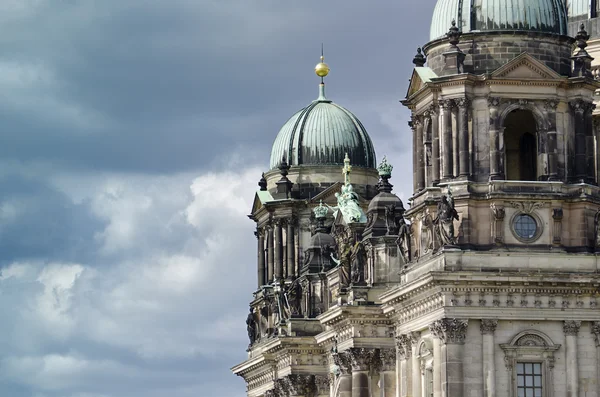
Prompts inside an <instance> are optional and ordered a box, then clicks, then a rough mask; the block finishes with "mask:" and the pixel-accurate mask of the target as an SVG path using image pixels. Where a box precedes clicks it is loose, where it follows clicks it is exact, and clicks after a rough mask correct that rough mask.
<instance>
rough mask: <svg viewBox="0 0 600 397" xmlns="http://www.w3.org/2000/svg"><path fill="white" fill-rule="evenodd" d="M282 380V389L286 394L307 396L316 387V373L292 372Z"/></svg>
mask: <svg viewBox="0 0 600 397" xmlns="http://www.w3.org/2000/svg"><path fill="white" fill-rule="evenodd" d="M281 380H282V387H281V389H282V391H283V393H284V395H286V396H305V395H309V394H312V392H313V391H314V390H315V389H316V384H315V376H314V375H304V374H291V375H288V376H286V377H285V378H283V379H281Z"/></svg>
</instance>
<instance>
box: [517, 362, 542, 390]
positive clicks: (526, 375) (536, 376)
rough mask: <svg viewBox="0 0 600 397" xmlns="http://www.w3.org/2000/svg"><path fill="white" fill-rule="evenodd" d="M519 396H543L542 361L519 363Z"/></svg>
mask: <svg viewBox="0 0 600 397" xmlns="http://www.w3.org/2000/svg"><path fill="white" fill-rule="evenodd" d="M517 397H542V363H519V362H518V363H517Z"/></svg>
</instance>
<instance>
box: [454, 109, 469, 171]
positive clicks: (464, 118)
mask: <svg viewBox="0 0 600 397" xmlns="http://www.w3.org/2000/svg"><path fill="white" fill-rule="evenodd" d="M456 104H457V105H458V153H459V154H458V156H459V162H458V175H459V176H461V177H465V178H468V177H469V173H470V167H471V166H470V164H471V153H470V151H469V100H468V99H467V98H460V99H458V101H457V102H456Z"/></svg>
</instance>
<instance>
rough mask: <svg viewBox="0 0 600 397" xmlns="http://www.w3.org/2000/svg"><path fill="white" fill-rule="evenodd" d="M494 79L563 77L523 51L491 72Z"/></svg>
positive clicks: (548, 78) (552, 78) (547, 78)
mask: <svg viewBox="0 0 600 397" xmlns="http://www.w3.org/2000/svg"><path fill="white" fill-rule="evenodd" d="M492 78H495V79H515V80H555V79H562V78H563V77H562V76H561V75H560V74H558V73H556V72H555V71H554V70H552V69H550V68H549V67H548V66H546V65H545V64H544V63H542V62H540V61H539V60H537V59H536V58H534V57H532V56H531V55H529V54H528V53H526V52H524V53H522V54H521V55H519V56H517V57H516V58H514V59H513V60H511V61H510V62H508V63H507V64H506V65H503V66H501V67H499V68H498V69H496V70H495V71H494V72H492Z"/></svg>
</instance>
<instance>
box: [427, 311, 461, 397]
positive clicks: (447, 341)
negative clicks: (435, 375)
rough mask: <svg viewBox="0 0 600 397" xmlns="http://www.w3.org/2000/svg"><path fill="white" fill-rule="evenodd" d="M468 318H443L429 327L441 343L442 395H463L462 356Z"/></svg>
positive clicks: (444, 396) (451, 396)
mask: <svg viewBox="0 0 600 397" xmlns="http://www.w3.org/2000/svg"><path fill="white" fill-rule="evenodd" d="M467 326H468V320H459V319H455V318H443V319H441V320H437V321H435V322H434V323H433V324H432V325H431V326H430V327H429V328H430V329H431V332H432V333H433V334H434V335H436V336H437V337H438V338H439V339H440V342H441V343H442V364H441V378H442V397H454V396H462V395H464V394H463V392H464V390H463V389H464V376H463V356H464V352H463V350H464V343H465V337H466V333H467Z"/></svg>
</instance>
